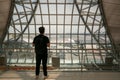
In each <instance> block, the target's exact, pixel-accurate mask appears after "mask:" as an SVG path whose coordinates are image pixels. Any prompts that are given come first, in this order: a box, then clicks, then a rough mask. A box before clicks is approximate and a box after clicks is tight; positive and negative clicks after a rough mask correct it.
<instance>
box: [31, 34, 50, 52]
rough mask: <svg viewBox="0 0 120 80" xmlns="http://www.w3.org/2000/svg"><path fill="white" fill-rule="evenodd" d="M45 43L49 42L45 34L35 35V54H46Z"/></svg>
mask: <svg viewBox="0 0 120 80" xmlns="http://www.w3.org/2000/svg"><path fill="white" fill-rule="evenodd" d="M47 43H50V41H49V39H48V37H47V36H44V35H41V34H40V35H38V36H36V37H35V38H34V40H33V44H34V45H35V52H36V54H43V53H44V54H47Z"/></svg>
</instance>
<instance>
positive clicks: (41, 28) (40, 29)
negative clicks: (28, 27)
mask: <svg viewBox="0 0 120 80" xmlns="http://www.w3.org/2000/svg"><path fill="white" fill-rule="evenodd" d="M39 32H40V34H44V32H45V28H44V27H43V26H42V27H39Z"/></svg>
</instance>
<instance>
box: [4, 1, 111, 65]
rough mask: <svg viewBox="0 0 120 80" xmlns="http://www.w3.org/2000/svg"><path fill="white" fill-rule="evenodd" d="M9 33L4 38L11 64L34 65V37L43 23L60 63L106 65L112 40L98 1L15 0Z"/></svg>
mask: <svg viewBox="0 0 120 80" xmlns="http://www.w3.org/2000/svg"><path fill="white" fill-rule="evenodd" d="M14 4H15V5H14V11H13V16H12V20H11V25H10V27H9V29H8V34H7V35H6V38H5V40H4V50H5V51H6V56H7V63H8V64H23V65H24V64H26V65H28V64H35V52H34V47H33V46H32V41H33V38H34V37H35V36H36V35H38V34H39V32H38V28H39V27H40V26H44V27H45V29H46V31H45V35H46V36H48V37H49V38H50V43H51V46H50V48H49V51H48V52H49V56H48V64H49V65H51V59H52V56H58V57H59V58H60V66H68V67H71V66H80V65H83V66H84V65H87V64H91V63H95V64H104V63H105V57H106V56H109V53H111V52H112V50H111V48H112V47H111V43H110V40H109V37H108V34H107V33H106V28H105V26H104V24H103V18H102V15H101V11H100V5H99V4H98V0H15V2H14Z"/></svg>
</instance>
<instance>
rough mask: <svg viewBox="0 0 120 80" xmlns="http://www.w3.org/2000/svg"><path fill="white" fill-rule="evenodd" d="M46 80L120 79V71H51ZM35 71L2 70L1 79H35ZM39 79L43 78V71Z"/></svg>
mask: <svg viewBox="0 0 120 80" xmlns="http://www.w3.org/2000/svg"><path fill="white" fill-rule="evenodd" d="M48 73H49V77H48V78H47V79H46V80H120V72H79V71H49V72H48ZM34 77H35V75H34V71H12V70H8V71H4V72H0V80H35V78H34ZM38 80H43V78H42V72H41V74H40V78H39V79H38Z"/></svg>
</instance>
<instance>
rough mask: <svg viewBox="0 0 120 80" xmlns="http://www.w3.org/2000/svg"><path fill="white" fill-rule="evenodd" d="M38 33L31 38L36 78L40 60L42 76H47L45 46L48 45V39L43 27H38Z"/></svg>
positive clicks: (38, 72) (46, 52)
mask: <svg viewBox="0 0 120 80" xmlns="http://www.w3.org/2000/svg"><path fill="white" fill-rule="evenodd" d="M39 32H40V34H39V35H38V36H36V37H35V38H34V40H33V46H35V53H36V70H35V74H36V79H38V78H39V74H40V65H41V62H42V66H43V74H44V78H47V76H48V74H47V57H48V51H47V47H50V41H49V38H48V37H47V36H45V35H44V32H45V28H44V27H40V28H39Z"/></svg>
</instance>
